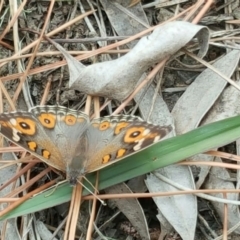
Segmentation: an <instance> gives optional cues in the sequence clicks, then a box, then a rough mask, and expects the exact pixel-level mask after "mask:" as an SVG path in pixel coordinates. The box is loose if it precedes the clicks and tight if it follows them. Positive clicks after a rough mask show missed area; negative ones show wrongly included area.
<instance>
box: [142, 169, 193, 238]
mask: <svg viewBox="0 0 240 240" xmlns="http://www.w3.org/2000/svg"><path fill="white" fill-rule="evenodd" d="M169 167H171V166H169ZM169 167H168V169H169ZM171 170H172V171H170V169H169V171H168V172H167V173H166V172H165V168H163V169H159V170H158V171H157V172H155V171H154V173H153V174H150V175H148V177H147V179H146V184H147V186H148V188H149V190H151V192H170V191H178V189H177V188H175V187H173V186H171V185H170V184H167V183H165V182H164V181H162V182H161V184H159V181H158V176H161V174H162V175H164V176H166V175H167V177H168V178H169V179H176V178H175V175H178V176H179V179H180V177H182V176H183V175H184V174H185V168H183V167H182V166H179V167H178V168H173V169H171ZM188 176H189V179H187V178H184V181H182V180H181V183H183V186H185V187H188V188H190V189H195V186H194V182H193V179H191V178H192V176H191V175H188ZM174 181H175V180H174ZM153 200H154V202H155V203H156V204H157V206H158V208H159V209H160V211H161V213H162V214H163V215H164V217H165V218H166V219H167V221H168V222H169V223H170V224H171V225H172V226H173V228H174V229H175V230H176V231H177V232H178V234H179V235H180V236H181V237H182V239H188V240H191V239H194V235H195V229H196V222H197V218H196V214H197V202H196V197H195V196H194V195H179V196H178V195H176V196H171V197H169V196H167V197H154V198H153ZM171 207H173V208H174V211H171V210H170V209H171Z"/></svg>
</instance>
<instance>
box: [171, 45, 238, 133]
mask: <svg viewBox="0 0 240 240" xmlns="http://www.w3.org/2000/svg"><path fill="white" fill-rule="evenodd" d="M239 55H240V51H238V50H233V51H231V52H230V53H228V54H227V55H226V56H224V57H222V58H221V59H220V60H218V61H217V62H215V63H214V64H213V66H214V67H215V68H216V69H218V70H220V71H221V72H222V73H223V74H224V75H226V76H228V77H230V76H231V75H232V73H233V72H234V70H235V69H236V66H237V64H238V61H239ZM226 84H227V81H226V80H225V79H223V78H222V77H220V76H219V75H218V74H216V73H215V72H213V71H212V70H210V69H206V70H205V71H203V72H202V73H201V74H200V75H199V76H198V77H197V78H196V79H195V81H194V82H193V83H192V84H191V85H190V86H189V87H188V88H187V90H186V91H185V92H184V94H183V95H182V96H181V98H180V99H179V100H178V102H177V103H176V105H175V106H174V108H173V110H172V114H173V117H174V119H175V124H176V125H175V127H176V132H177V133H179V134H183V133H185V132H188V131H190V130H192V129H195V128H196V127H197V126H198V125H199V123H200V121H201V120H202V119H203V117H204V115H205V114H206V113H207V112H208V111H209V109H210V108H211V107H212V106H213V104H214V103H215V101H216V100H217V98H218V97H219V96H220V94H221V93H222V91H223V89H224V88H225V86H226Z"/></svg>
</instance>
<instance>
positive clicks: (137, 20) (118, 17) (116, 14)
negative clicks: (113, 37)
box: [100, 0, 149, 48]
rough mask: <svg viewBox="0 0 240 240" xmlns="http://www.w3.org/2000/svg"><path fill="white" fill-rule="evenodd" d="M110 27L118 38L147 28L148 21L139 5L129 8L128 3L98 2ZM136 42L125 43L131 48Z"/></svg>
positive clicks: (123, 1) (118, 0)
mask: <svg viewBox="0 0 240 240" xmlns="http://www.w3.org/2000/svg"><path fill="white" fill-rule="evenodd" d="M100 2H101V4H102V5H103V8H104V11H105V12H106V14H107V16H108V19H109V21H110V22H111V26H113V28H114V30H115V31H116V32H117V34H118V35H119V36H132V35H134V34H137V33H139V32H141V31H143V30H145V29H146V28H148V27H149V23H148V19H147V17H146V14H145V12H144V10H143V8H142V5H141V4H137V5H134V6H133V7H131V8H129V4H130V1H126V0H111V1H109V0H100ZM136 43H137V40H135V41H132V42H130V43H127V45H128V46H129V47H130V48H132V47H133V46H134V45H135V44H136Z"/></svg>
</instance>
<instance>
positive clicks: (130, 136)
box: [124, 127, 146, 143]
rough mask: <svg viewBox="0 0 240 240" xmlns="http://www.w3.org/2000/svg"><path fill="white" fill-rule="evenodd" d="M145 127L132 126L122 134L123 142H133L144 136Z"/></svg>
mask: <svg viewBox="0 0 240 240" xmlns="http://www.w3.org/2000/svg"><path fill="white" fill-rule="evenodd" d="M145 130H146V128H145V127H132V128H130V129H128V130H127V132H126V134H125V136H124V142H125V143H133V142H137V141H139V140H141V139H142V138H143V137H144V135H143V134H144V131H145Z"/></svg>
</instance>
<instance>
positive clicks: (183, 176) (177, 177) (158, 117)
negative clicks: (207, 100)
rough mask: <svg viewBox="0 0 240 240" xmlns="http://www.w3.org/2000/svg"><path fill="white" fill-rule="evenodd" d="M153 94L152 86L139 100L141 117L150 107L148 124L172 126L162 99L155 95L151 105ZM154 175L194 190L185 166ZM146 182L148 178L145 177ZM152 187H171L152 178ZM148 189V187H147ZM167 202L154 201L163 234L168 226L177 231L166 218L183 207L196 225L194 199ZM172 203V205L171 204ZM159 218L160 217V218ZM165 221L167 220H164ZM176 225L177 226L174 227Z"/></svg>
mask: <svg viewBox="0 0 240 240" xmlns="http://www.w3.org/2000/svg"><path fill="white" fill-rule="evenodd" d="M146 88H147V87H145V88H144V89H142V90H141V91H140V92H139V93H138V94H137V96H136V97H135V100H136V102H139V101H140V97H141V95H142V93H143V92H144V91H145V90H146ZM154 94H155V89H154V87H153V86H150V87H149V88H148V90H147V92H146V94H145V96H144V98H143V99H142V100H141V102H140V104H139V109H140V112H141V116H142V117H143V118H144V119H146V117H147V116H148V114H149V111H150V109H151V106H152V105H153V104H154V105H153V107H152V113H151V117H150V119H149V120H150V122H152V123H154V124H158V125H160V126H164V125H170V124H171V125H173V119H172V115H171V113H170V112H169V110H168V107H167V105H166V103H165V102H164V100H163V99H162V97H161V96H160V95H159V94H157V97H156V100H155V102H154V103H153V96H154ZM174 135H175V134H174V131H172V132H171V133H170V134H169V135H168V136H169V137H171V136H174ZM154 173H156V174H158V173H160V174H162V175H164V176H165V177H170V178H171V180H172V181H174V182H178V183H180V184H181V185H183V186H185V187H189V185H191V188H194V187H193V186H194V181H193V177H192V173H191V171H190V169H189V167H187V166H178V165H171V166H168V167H164V168H162V169H159V170H156V171H154ZM147 181H148V177H147ZM154 185H157V186H158V189H161V190H160V191H167V190H166V189H167V188H168V189H172V186H171V185H169V184H168V183H165V182H164V181H162V180H161V179H159V178H154ZM147 187H148V185H147ZM158 189H155V188H154V187H153V186H152V187H151V188H149V187H148V190H149V192H156V191H158ZM168 200H169V201H161V200H160V201H155V203H156V205H157V207H158V210H159V214H158V219H159V221H160V222H161V226H164V229H165V232H167V233H169V234H170V233H171V228H170V227H169V224H170V225H171V226H172V227H173V228H174V229H178V224H179V223H178V222H177V223H176V222H175V221H171V222H169V221H168V218H171V216H174V215H175V213H176V212H184V211H185V206H187V207H188V211H189V212H191V219H192V223H196V221H197V207H196V206H197V202H196V201H197V200H196V198H193V197H192V196H189V197H188V196H186V197H184V198H183V197H181V196H169V197H168ZM173 202H174V204H173ZM162 209H168V210H167V211H162ZM160 216H161V217H160ZM166 219H167V220H166ZM188 219H189V215H188V214H183V215H182V216H181V222H182V223H185V222H188ZM175 224H177V226H175ZM188 231H189V232H191V235H192V236H194V232H195V225H194V224H193V225H192V226H189V229H188ZM183 239H188V238H183Z"/></svg>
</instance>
